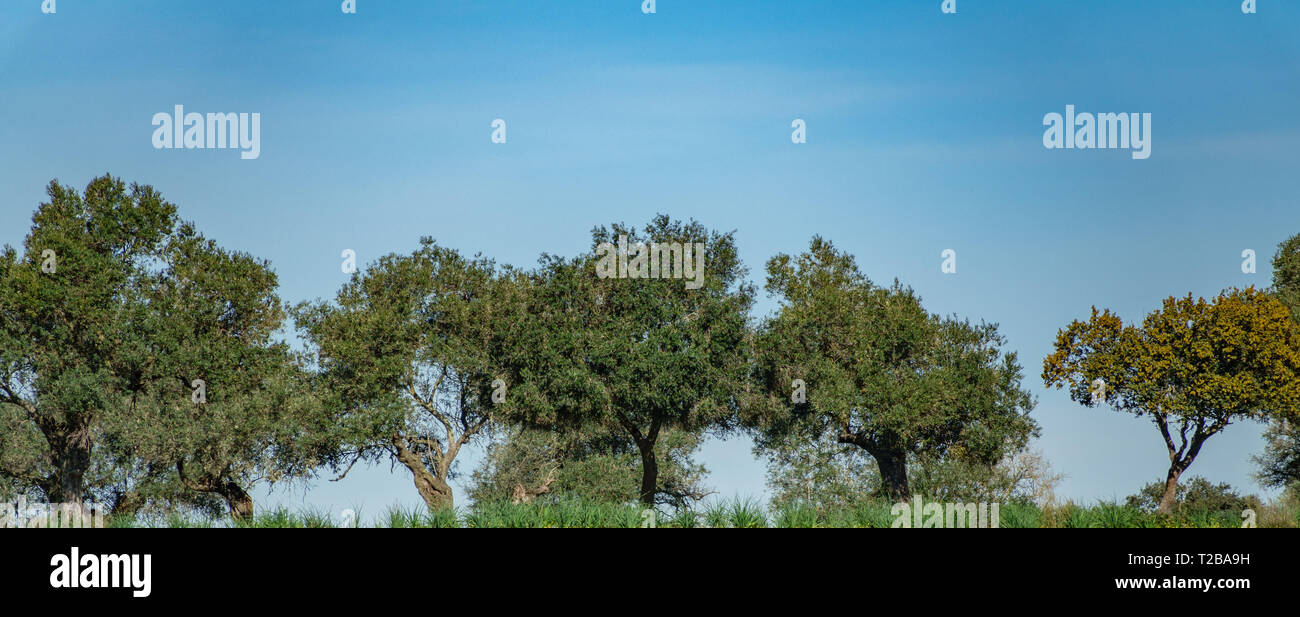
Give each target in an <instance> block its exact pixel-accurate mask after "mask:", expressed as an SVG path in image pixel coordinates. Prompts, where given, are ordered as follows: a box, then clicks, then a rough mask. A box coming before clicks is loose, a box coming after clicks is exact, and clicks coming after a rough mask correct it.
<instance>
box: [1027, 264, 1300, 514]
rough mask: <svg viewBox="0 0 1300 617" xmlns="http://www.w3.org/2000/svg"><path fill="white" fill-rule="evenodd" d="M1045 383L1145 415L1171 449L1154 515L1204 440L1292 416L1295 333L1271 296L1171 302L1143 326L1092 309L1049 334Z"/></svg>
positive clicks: (1088, 401) (1240, 294)
mask: <svg viewBox="0 0 1300 617" xmlns="http://www.w3.org/2000/svg"><path fill="white" fill-rule="evenodd" d="M1043 381H1044V382H1046V384H1047V385H1048V386H1049V387H1053V386H1054V387H1057V388H1061V387H1068V388H1069V391H1070V398H1071V399H1073V400H1074V401H1076V402H1078V403H1082V404H1084V405H1087V406H1089V407H1095V406H1099V405H1108V406H1110V407H1112V408H1114V409H1115V410H1117V411H1121V412H1126V413H1131V414H1134V415H1135V416H1138V417H1148V418H1150V419H1151V420H1152V422H1154V424H1155V425H1156V427H1157V428H1159V429H1160V435H1161V437H1163V439H1164V443H1165V448H1166V449H1167V450H1168V452H1169V472H1168V475H1167V476H1166V478H1165V490H1164V496H1163V498H1162V499H1161V501H1160V507H1159V509H1158V511H1160V512H1168V511H1169V510H1170V509H1171V508H1172V507H1173V505H1174V500H1175V496H1176V494H1177V489H1178V478H1179V476H1181V475H1182V473H1183V472H1184V471H1186V470H1187V468H1188V467H1189V466H1191V464H1192V461H1194V460H1195V459H1196V455H1197V454H1198V453H1200V451H1201V446H1203V445H1204V444H1205V441H1206V440H1207V439H1209V438H1210V437H1211V436H1213V435H1215V434H1217V433H1219V432H1220V431H1222V430H1223V429H1224V428H1225V427H1227V426H1228V425H1229V424H1231V423H1232V422H1234V421H1239V420H1255V421H1267V420H1274V419H1279V420H1281V419H1290V420H1292V421H1295V420H1297V419H1300V328H1298V327H1297V325H1296V323H1295V322H1294V321H1292V319H1291V317H1290V311H1289V310H1288V309H1287V307H1286V306H1285V305H1283V304H1282V303H1281V302H1279V301H1278V300H1277V299H1276V298H1274V297H1273V296H1272V295H1270V294H1268V293H1266V292H1263V291H1258V290H1256V289H1254V288H1253V287H1251V288H1246V289H1244V290H1238V289H1229V290H1226V291H1224V292H1223V293H1221V294H1220V295H1219V296H1218V297H1216V298H1214V299H1212V300H1209V301H1207V300H1205V299H1204V298H1196V299H1193V298H1192V296H1191V294H1188V295H1187V296H1185V297H1181V298H1180V297H1169V298H1166V299H1165V301H1164V306H1163V307H1161V308H1160V309H1159V310H1157V311H1153V312H1152V313H1150V314H1149V315H1147V316H1146V319H1144V320H1143V321H1142V323H1141V325H1125V324H1124V323H1123V321H1122V320H1121V319H1120V318H1119V317H1118V316H1116V315H1115V314H1113V313H1111V312H1110V310H1109V309H1107V310H1104V311H1100V312H1099V311H1098V310H1097V308H1096V307H1093V309H1092V316H1091V318H1089V319H1088V320H1087V321H1075V322H1073V323H1071V324H1070V325H1069V326H1068V327H1066V328H1065V329H1064V330H1061V331H1060V332H1058V334H1057V337H1056V351H1055V352H1054V353H1052V354H1051V355H1050V356H1048V357H1047V358H1046V359H1044V360H1043Z"/></svg>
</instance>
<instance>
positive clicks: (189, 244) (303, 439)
mask: <svg viewBox="0 0 1300 617" xmlns="http://www.w3.org/2000/svg"><path fill="white" fill-rule="evenodd" d="M161 259H162V263H163V265H164V269H163V270H162V271H161V272H159V273H158V274H156V275H154V276H152V277H149V278H148V279H147V281H146V283H145V285H146V286H145V288H144V290H143V297H144V298H145V300H146V306H147V310H146V311H145V312H144V313H143V317H142V319H140V320H139V326H138V327H139V330H140V332H141V336H140V337H138V338H136V339H135V340H140V341H146V342H147V344H146V345H144V346H142V347H140V348H139V349H136V350H133V351H134V352H135V353H137V354H138V355H139V356H141V357H143V358H145V361H144V362H142V363H140V370H139V372H138V373H137V374H136V375H135V376H134V379H135V380H136V381H138V382H139V387H138V388H136V389H134V390H133V399H132V404H131V409H132V413H131V414H129V415H125V416H121V417H114V418H111V419H110V421H109V422H108V423H107V424H106V428H107V430H108V431H109V433H110V434H112V435H114V436H115V438H116V440H117V441H118V442H119V443H120V444H121V449H122V450H123V451H125V452H126V453H127V454H128V455H129V456H131V457H135V458H138V459H139V464H141V465H143V467H144V468H145V469H146V470H147V472H146V477H147V478H150V479H156V478H158V477H164V478H167V477H170V478H172V479H174V480H175V481H176V482H178V483H180V484H181V485H182V486H183V487H184V488H186V489H188V490H190V491H194V492H197V493H210V494H215V495H217V496H219V497H220V498H221V499H222V500H224V501H225V503H226V504H227V505H228V507H229V509H230V513H231V516H232V517H233V518H234V519H236V520H248V519H249V518H251V517H252V515H253V499H252V497H251V496H250V495H249V490H250V489H251V487H252V486H253V485H255V484H257V483H259V482H263V481H265V482H269V483H272V484H274V483H276V482H279V481H282V480H290V479H303V478H306V477H308V476H310V475H311V474H312V473H313V471H314V469H315V468H316V467H317V466H318V465H319V464H320V462H321V460H322V459H324V458H325V457H327V456H328V455H329V453H330V452H331V448H332V445H331V441H330V434H331V430H332V424H331V422H330V419H329V418H328V416H327V415H326V414H325V410H324V409H323V408H322V406H321V405H320V404H319V402H318V400H317V398H316V397H315V395H314V393H313V392H312V390H311V385H312V384H311V382H310V374H309V373H307V372H306V371H305V370H304V368H303V365H304V363H305V360H304V359H302V358H299V357H298V356H296V355H295V354H293V353H292V352H291V351H290V350H289V348H288V347H287V345H286V344H285V343H284V342H282V341H278V340H276V339H275V335H276V331H277V330H279V329H280V328H281V326H282V325H283V323H284V319H285V312H284V309H283V308H282V304H281V301H280V298H279V297H278V296H277V295H276V289H277V287H278V282H277V278H276V276H275V273H274V272H273V271H271V269H270V266H269V264H267V263H266V262H264V261H259V260H257V259H255V258H253V257H252V256H250V255H247V254H243V253H238V252H230V251H226V250H224V249H222V248H221V247H219V246H217V245H216V243H215V242H213V241H211V240H208V239H206V238H203V237H202V236H201V235H198V234H197V232H195V231H194V229H193V228H192V227H191V226H189V225H182V226H181V227H180V229H179V230H178V231H177V232H176V233H175V234H174V235H173V236H172V238H171V239H170V240H169V242H168V244H167V246H166V247H165V249H164V251H163V253H162V258H161ZM172 471H174V472H175V473H174V474H172V473H171V472H172ZM164 472H165V473H164ZM135 492H137V493H138V492H140V491H139V490H136V491H135ZM128 496H130V493H128Z"/></svg>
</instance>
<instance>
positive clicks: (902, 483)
mask: <svg viewBox="0 0 1300 617" xmlns="http://www.w3.org/2000/svg"><path fill="white" fill-rule="evenodd" d="M870 454H871V457H872V458H874V459H876V466H877V467H879V468H880V480H881V488H882V489H884V492H885V495H886V496H888V497H889V498H890V499H892V500H894V501H908V500H910V499H911V498H912V496H911V492H912V491H911V489H910V488H909V487H908V485H907V455H906V454H903V453H900V452H892V451H889V450H874V451H870Z"/></svg>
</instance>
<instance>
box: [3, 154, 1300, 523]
mask: <svg viewBox="0 0 1300 617" xmlns="http://www.w3.org/2000/svg"><path fill="white" fill-rule="evenodd" d="M47 192H48V196H49V200H48V201H47V202H45V203H42V204H40V206H39V207H38V209H37V210H36V212H35V213H34V215H33V217H32V228H31V230H30V232H29V233H28V235H27V236H26V237H25V239H24V242H23V245H22V246H21V247H20V248H13V247H8V246H6V247H4V250H3V251H2V252H0V500H8V499H11V498H14V497H17V496H24V497H26V498H29V499H32V500H38V501H50V502H85V501H97V502H101V503H108V504H111V505H112V508H113V514H114V517H115V520H116V521H117V522H118V524H122V525H131V524H145V525H159V526H190V525H221V524H233V525H237V526H249V527H263V526H269V527H284V526H290V527H327V526H334V525H336V524H337V521H335V520H334V517H333V516H332V515H331V514H329V513H324V512H308V513H305V514H294V513H290V512H288V511H285V510H278V511H273V512H263V513H258V512H255V511H254V507H253V505H254V504H253V500H252V497H251V495H250V492H251V491H252V490H253V488H254V487H256V486H258V485H261V484H272V485H274V484H279V483H284V482H307V481H309V480H311V479H313V478H315V477H317V475H318V474H320V473H322V472H324V471H326V470H328V471H329V472H332V475H334V474H337V475H339V476H340V477H341V476H343V475H346V474H347V473H348V471H349V470H350V469H352V468H353V466H354V465H356V464H357V463H359V462H363V461H364V462H371V463H373V462H389V463H391V464H393V465H399V464H400V465H401V466H402V468H404V470H405V472H407V473H410V474H411V478H412V480H413V483H414V485H415V488H416V490H417V492H418V494H419V495H420V497H421V499H422V500H423V502H424V507H423V508H419V509H416V510H402V509H393V510H390V511H388V512H387V513H385V515H384V517H383V519H382V520H381V521H380V524H381V525H382V526H389V527H409V526H417V527H645V526H656V527H771V526H778V527H820V526H851V527H888V526H890V523H891V522H893V521H895V519H896V517H895V516H894V515H892V514H891V509H892V508H893V507H894V506H895V504H897V503H899V502H903V501H909V500H912V499H913V496H920V497H921V498H923V499H924V500H927V501H929V502H950V503H951V502H966V503H974V502H981V503H996V504H1001V505H1002V507H1003V509H1002V519H1001V520H1002V521H1003V524H1002V526H1010V527H1018V526H1029V527H1037V526H1043V527H1162V526H1224V527H1234V526H1239V525H1240V524H1241V519H1242V511H1243V510H1245V509H1247V508H1249V509H1251V510H1255V511H1257V512H1258V513H1259V515H1260V524H1261V526H1294V525H1295V523H1296V512H1297V511H1300V429H1297V426H1300V325H1298V322H1297V317H1300V235H1298V236H1295V237H1292V238H1290V239H1288V240H1287V241H1285V242H1284V243H1283V244H1282V245H1281V246H1280V247H1279V250H1278V252H1277V254H1276V255H1275V257H1274V260H1273V266H1274V275H1273V276H1274V278H1273V287H1272V288H1271V289H1270V290H1268V291H1266V292H1265V291H1256V290H1254V289H1253V288H1251V289H1246V290H1235V289H1234V290H1229V291H1225V292H1224V293H1223V294H1221V295H1220V296H1218V297H1216V298H1213V299H1211V300H1208V301H1207V300H1205V299H1199V298H1193V297H1192V296H1191V295H1190V294H1189V295H1188V296H1186V297H1171V298H1168V299H1166V300H1165V301H1164V304H1163V306H1162V308H1161V309H1159V310H1156V311H1154V312H1152V313H1151V314H1149V315H1148V316H1147V317H1146V318H1145V319H1144V320H1143V321H1142V322H1141V323H1140V324H1134V325H1126V324H1124V323H1123V322H1122V321H1121V320H1120V319H1119V318H1118V317H1117V316H1115V315H1114V314H1112V313H1111V312H1110V311H1109V310H1106V311H1098V310H1097V309H1095V308H1094V309H1093V311H1092V315H1091V317H1090V319H1088V320H1087V321H1075V322H1073V323H1071V324H1070V325H1069V326H1067V327H1066V328H1065V329H1063V330H1061V331H1060V332H1059V333H1058V337H1057V340H1056V345H1055V350H1054V352H1053V353H1052V354H1051V355H1049V356H1048V357H1047V358H1046V359H1045V360H1044V369H1043V378H1044V381H1045V382H1046V384H1047V385H1048V386H1049V387H1051V386H1055V387H1057V388H1066V389H1068V391H1069V393H1070V396H1071V398H1072V399H1073V400H1075V401H1077V402H1079V403H1081V404H1084V405H1087V406H1097V405H1109V406H1111V407H1113V408H1115V409H1116V410H1119V411H1123V412H1127V413H1132V414H1134V415H1135V416H1138V417H1142V418H1149V419H1150V420H1151V421H1152V422H1153V423H1154V424H1156V426H1157V427H1158V429H1159V431H1160V433H1161V435H1162V437H1163V439H1164V442H1165V445H1166V448H1167V449H1168V452H1169V455H1170V460H1171V466H1170V469H1169V472H1168V474H1167V476H1166V479H1165V480H1164V481H1163V482H1157V483H1153V484H1151V485H1148V486H1145V487H1143V488H1142V490H1141V491H1139V492H1138V493H1137V494H1135V495H1133V496H1130V497H1129V498H1128V500H1127V501H1126V503H1125V504H1124V505H1120V504H1114V503H1109V504H1107V503H1103V504H1098V505H1097V506H1094V507H1090V508H1085V507H1080V506H1077V505H1074V504H1068V503H1067V504H1065V505H1059V504H1057V503H1056V501H1055V498H1054V496H1053V494H1052V490H1053V488H1054V486H1055V485H1056V484H1057V483H1058V482H1059V480H1060V478H1061V476H1060V475H1058V474H1056V473H1054V472H1053V471H1052V470H1051V469H1050V466H1049V465H1048V464H1047V462H1046V460H1044V459H1043V457H1042V456H1041V455H1040V454H1038V453H1037V452H1034V451H1032V450H1030V449H1029V447H1028V446H1029V442H1030V440H1031V439H1032V438H1033V437H1034V436H1036V435H1037V434H1038V424H1037V423H1036V422H1035V420H1034V419H1033V418H1031V417H1030V415H1029V412H1030V410H1031V409H1032V408H1033V406H1034V400H1033V398H1032V397H1031V396H1030V394H1029V393H1028V392H1027V391H1026V390H1025V389H1024V388H1023V387H1022V384H1021V379H1022V374H1021V373H1022V371H1021V367H1020V365H1019V363H1018V360H1017V356H1016V354H1015V353H1013V352H1010V351H1007V350H1005V349H1004V347H1005V340H1004V338H1003V337H1002V335H1001V334H1000V333H999V331H998V327H997V325H996V324H988V323H979V324H975V323H972V322H970V321H969V320H965V319H961V318H958V317H956V316H947V317H945V316H940V315H935V314H931V313H929V312H928V311H927V310H926V309H925V307H924V306H923V305H922V303H921V300H920V298H919V297H918V296H917V294H916V293H914V292H913V290H912V289H910V288H908V287H905V286H903V285H901V284H900V283H899V282H897V281H895V282H894V283H893V284H892V285H891V286H889V287H882V286H878V285H876V284H874V283H873V282H872V281H871V280H869V279H868V278H867V277H866V276H865V275H864V274H863V273H862V272H860V271H859V269H858V266H857V264H856V262H855V260H854V258H853V256H852V255H849V254H847V253H844V252H841V251H838V250H837V249H836V248H835V247H834V246H833V245H832V244H831V243H830V242H829V241H827V240H824V239H823V238H821V237H814V238H812V240H811V242H810V245H809V248H808V250H807V251H805V252H803V253H801V254H799V255H794V256H791V255H785V254H779V255H777V256H775V257H773V258H771V259H770V260H769V261H768V262H767V267H766V281H765V289H766V291H767V292H768V293H769V294H770V295H771V296H773V297H774V298H775V299H776V300H777V302H778V306H777V309H776V311H775V312H774V313H773V314H771V315H767V316H766V317H765V318H764V319H762V320H760V321H759V322H757V323H756V324H755V323H754V322H752V321H751V315H750V312H751V310H752V309H753V306H754V301H755V289H754V287H753V286H752V285H751V284H750V283H749V282H747V280H746V276H747V274H748V273H747V271H746V270H745V268H744V267H743V265H742V262H741V260H740V258H739V255H738V253H737V247H736V240H735V237H734V232H730V233H722V232H719V231H715V230H711V229H708V228H706V227H705V226H703V225H702V224H700V223H698V222H694V221H690V222H681V221H676V220H673V219H671V218H669V217H667V216H664V215H659V216H656V217H654V218H653V219H652V220H651V221H649V222H648V223H647V224H645V225H644V227H642V228H640V229H636V228H632V227H628V226H626V225H621V224H616V225H612V226H610V227H598V228H596V229H594V230H593V231H592V234H591V244H590V247H589V248H590V249H591V250H590V251H584V252H580V253H578V254H577V255H575V256H572V257H560V256H555V255H549V254H546V255H542V257H541V258H540V260H539V263H538V265H537V266H536V267H534V268H532V269H529V270H519V269H515V268H512V267H509V266H500V265H498V264H496V263H495V262H494V261H492V260H491V259H488V258H485V257H482V256H480V255H475V256H473V257H468V256H465V255H462V254H461V253H460V252H458V251H456V250H453V249H451V248H448V247H445V246H441V245H439V244H438V243H436V242H435V241H433V240H432V239H430V238H423V239H422V240H421V241H420V244H419V246H418V247H416V248H415V250H413V251H411V252H410V253H393V254H389V255H385V256H383V257H380V258H379V259H377V260H375V261H374V262H373V263H371V264H368V265H367V267H365V268H363V269H362V270H361V271H358V272H355V273H354V274H353V275H352V276H351V278H350V279H349V280H348V281H347V282H346V283H345V284H344V285H343V286H342V287H341V288H340V289H339V290H338V292H337V294H335V296H334V297H333V298H331V299H329V300H327V301H319V300H318V301H315V302H306V303H302V304H299V305H297V306H296V307H295V308H293V309H292V310H286V308H285V306H284V304H283V302H282V300H281V299H280V297H279V295H278V293H279V292H278V284H279V281H278V279H277V276H276V274H275V272H274V270H273V269H272V268H271V266H270V264H269V263H267V262H265V261H263V260H260V259H257V258H255V257H253V256H252V255H248V254H245V253H242V252H239V251H233V250H229V249H227V248H223V247H222V246H221V245H219V244H218V243H217V242H215V241H213V240H211V239H208V238H206V237H204V236H203V235H202V234H201V233H200V232H199V231H198V230H197V229H196V228H195V226H194V225H193V224H190V223H187V222H185V221H183V220H182V219H180V218H179V216H178V214H177V209H176V207H175V206H174V205H173V204H171V203H169V202H167V201H165V200H164V199H163V198H162V197H161V195H159V194H158V192H156V191H154V190H153V188H151V187H148V186H141V185H135V184H133V185H130V186H129V187H128V186H127V185H125V184H124V183H123V182H122V181H121V180H118V179H115V178H112V177H111V176H107V175H106V176H103V177H99V178H95V179H94V180H92V181H91V182H90V183H89V185H87V187H86V188H85V190H84V191H76V190H74V189H72V188H70V187H66V186H63V185H60V184H59V183H58V182H51V183H50V185H49V187H48V190H47ZM615 247H617V250H615ZM672 247H676V249H674V248H672ZM674 251H675V252H674ZM697 251H698V252H697ZM674 260H676V262H675V263H674ZM683 260H684V261H683ZM683 264H685V266H684V267H683ZM628 274H630V276H627V275H628ZM290 316H292V318H293V319H292V322H291V323H288V322H287V318H288V317H290ZM286 326H294V327H296V328H297V330H298V334H299V335H300V336H301V337H302V339H303V342H304V343H305V350H301V351H299V350H295V349H294V348H293V347H291V346H290V345H289V344H288V343H287V342H286V341H285V340H282V337H283V336H285V334H286ZM1241 420H1259V421H1267V422H1269V428H1268V430H1267V432H1266V433H1265V449H1264V452H1263V454H1261V455H1260V456H1258V457H1257V458H1256V460H1257V461H1258V462H1259V465H1260V478H1261V481H1262V482H1263V483H1265V484H1266V485H1270V486H1276V487H1284V488H1285V489H1286V491H1285V492H1284V494H1283V496H1282V497H1281V498H1279V499H1278V500H1277V501H1275V502H1273V503H1262V502H1261V500H1260V499H1259V498H1257V497H1254V496H1243V495H1240V494H1238V493H1237V492H1235V491H1234V490H1233V489H1232V488H1231V487H1229V486H1228V485H1224V484H1219V485H1214V484H1211V483H1209V482H1207V481H1205V480H1203V479H1201V478H1194V479H1192V480H1190V481H1188V482H1185V483H1182V484H1180V483H1179V477H1180V476H1181V474H1182V473H1183V472H1184V471H1185V470H1186V469H1187V468H1188V467H1189V466H1190V465H1191V463H1192V461H1193V460H1194V459H1195V457H1196V455H1197V453H1198V452H1199V451H1200V448H1201V447H1202V445H1203V444H1204V443H1205V441H1206V440H1207V439H1209V438H1210V437H1211V436H1213V435H1215V434H1217V433H1218V432H1220V431H1222V430H1223V429H1224V428H1225V427H1226V426H1228V425H1229V424H1231V423H1233V422H1237V421H1241ZM737 430H743V431H746V432H747V433H748V434H750V435H752V436H753V437H754V438H755V453H756V454H758V455H760V456H762V457H763V458H764V459H765V460H766V462H767V463H768V484H769V486H770V488H771V489H772V493H773V499H772V500H771V503H770V504H761V503H759V502H757V501H754V500H750V499H734V500H730V501H727V500H719V499H717V498H716V497H710V494H711V493H710V490H709V489H708V488H707V487H706V485H705V478H706V474H707V470H705V469H704V468H703V466H701V465H700V464H698V463H697V462H696V461H695V457H696V455H697V453H698V451H699V449H700V447H701V444H702V443H704V440H705V439H706V438H708V437H710V436H723V437H725V436H728V435H730V434H733V433H734V431H737ZM475 446H481V447H482V448H483V452H484V454H485V456H484V457H483V460H482V461H481V463H480V465H479V466H478V468H477V469H475V470H474V471H473V473H472V475H471V477H470V478H469V479H470V482H469V483H468V485H469V491H468V492H469V496H470V497H471V499H472V504H471V505H470V506H469V507H464V506H461V507H459V508H458V507H457V504H456V502H455V499H454V498H453V494H452V484H451V480H452V479H454V478H456V477H457V475H458V472H459V470H458V468H457V457H458V455H459V454H460V453H461V452H462V451H463V450H464V449H466V448H471V447H475ZM637 502H640V503H637ZM226 513H228V514H229V519H230V520H229V523H227V522H225V521H218V520H217V519H218V518H221V517H225V516H226Z"/></svg>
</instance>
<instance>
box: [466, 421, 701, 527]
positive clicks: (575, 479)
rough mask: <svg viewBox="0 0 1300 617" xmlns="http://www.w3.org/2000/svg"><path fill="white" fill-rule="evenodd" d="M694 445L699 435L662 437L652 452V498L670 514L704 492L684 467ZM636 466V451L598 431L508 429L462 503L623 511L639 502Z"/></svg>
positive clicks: (621, 438) (694, 470)
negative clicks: (550, 501) (551, 501)
mask: <svg viewBox="0 0 1300 617" xmlns="http://www.w3.org/2000/svg"><path fill="white" fill-rule="evenodd" d="M700 442H701V436H700V435H692V434H689V433H685V432H681V431H672V430H669V431H664V434H663V436H662V437H661V438H660V439H659V442H658V443H657V444H656V452H655V459H656V461H657V462H658V464H659V495H660V497H661V500H663V501H665V502H667V503H669V504H671V505H672V506H674V507H685V506H690V505H691V504H693V503H695V502H697V501H699V500H700V499H703V498H704V497H706V496H707V495H708V494H709V492H710V491H708V490H706V489H705V488H704V486H703V478H704V475H705V474H706V473H707V470H706V469H705V468H704V467H703V466H702V465H698V464H696V463H695V462H694V460H693V459H692V455H693V454H694V453H695V451H696V450H698V449H699V445H700ZM639 463H640V454H639V452H638V450H637V448H636V444H634V443H632V441H631V440H630V439H628V438H627V436H626V435H624V434H622V433H621V432H617V433H612V432H610V431H609V430H607V429H605V428H603V427H601V426H592V427H589V428H587V429H579V430H571V431H565V432H559V431H546V430H539V429H528V428H518V427H515V428H512V429H510V430H509V432H508V434H507V435H506V437H505V439H502V440H499V441H495V442H493V443H492V444H490V445H489V446H488V448H487V453H486V456H484V459H483V462H482V464H481V465H480V466H479V468H478V469H477V470H475V471H474V474H473V479H474V483H473V486H472V487H471V488H470V496H471V497H472V498H473V499H474V501H476V502H488V501H512V502H514V503H527V502H531V501H533V500H535V499H545V498H578V499H582V500H586V501H591V502H596V503H628V502H633V501H637V500H638V499H639V498H640V495H639V493H638V490H637V487H638V485H639V481H640V472H639V470H638V467H639Z"/></svg>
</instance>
